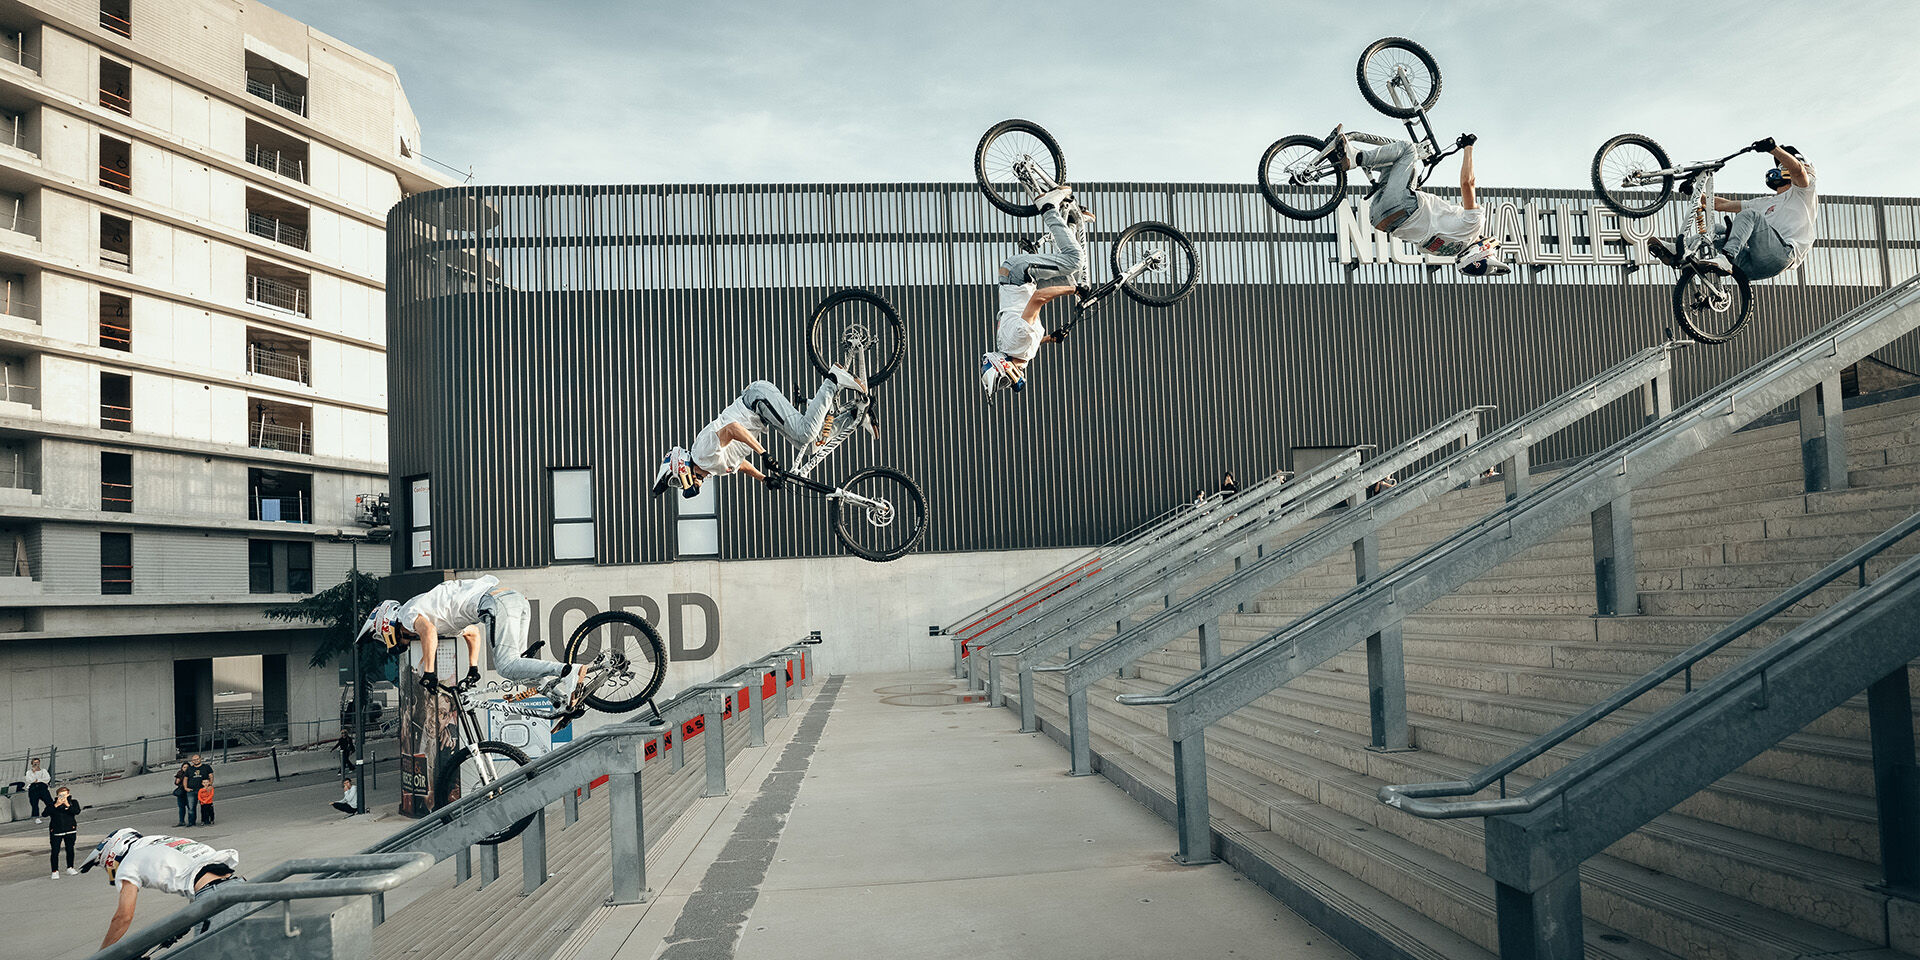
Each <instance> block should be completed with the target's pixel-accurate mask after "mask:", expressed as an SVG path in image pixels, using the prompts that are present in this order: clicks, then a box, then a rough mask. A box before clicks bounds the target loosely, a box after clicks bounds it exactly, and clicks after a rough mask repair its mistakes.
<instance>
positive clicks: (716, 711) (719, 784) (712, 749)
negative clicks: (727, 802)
mask: <svg viewBox="0 0 1920 960" xmlns="http://www.w3.org/2000/svg"><path fill="white" fill-rule="evenodd" d="M721 697H722V694H721V693H720V691H718V690H714V691H711V692H709V693H708V694H707V712H706V713H705V714H703V715H702V718H701V727H702V728H701V731H700V736H701V738H702V739H704V740H705V741H706V748H707V752H706V767H707V771H706V772H707V790H706V792H705V793H702V794H701V796H703V797H724V796H726V795H727V729H726V726H725V724H726V721H725V720H724V719H722V718H721V716H720V714H721V709H722V708H721V706H720V701H721Z"/></svg>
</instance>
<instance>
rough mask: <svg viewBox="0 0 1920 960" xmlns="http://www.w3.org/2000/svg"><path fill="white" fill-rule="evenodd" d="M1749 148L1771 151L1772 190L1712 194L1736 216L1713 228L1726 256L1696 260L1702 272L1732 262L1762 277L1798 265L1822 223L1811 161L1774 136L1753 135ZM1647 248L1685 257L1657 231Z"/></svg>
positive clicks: (1674, 259)
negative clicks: (1744, 196) (1741, 196)
mask: <svg viewBox="0 0 1920 960" xmlns="http://www.w3.org/2000/svg"><path fill="white" fill-rule="evenodd" d="M1753 149H1754V150H1755V151H1757V152H1760V153H1768V154H1772V155H1773V162H1774V167H1773V169H1771V170H1768V171H1767V189H1769V190H1772V191H1773V192H1772V193H1770V194H1766V195H1764V196H1759V197H1755V198H1753V199H1751V200H1728V199H1726V198H1725V197H1720V196H1715V197H1714V198H1713V209H1714V210H1715V211H1716V212H1719V213H1731V214H1733V215H1734V216H1732V217H1731V218H1729V219H1728V220H1727V221H1726V222H1725V223H1721V224H1716V225H1715V226H1714V228H1713V245H1714V246H1716V247H1718V248H1719V249H1720V253H1721V254H1722V255H1723V256H1724V257H1725V258H1726V262H1725V263H1722V262H1720V259H1719V258H1715V259H1712V260H1700V261H1696V263H1695V265H1696V266H1698V267H1699V268H1700V270H1701V272H1702V273H1708V274H1714V275H1725V274H1726V273H1727V267H1728V266H1729V265H1731V266H1732V267H1734V268H1735V269H1737V270H1739V271H1740V274H1741V276H1744V277H1746V278H1747V279H1748V280H1765V279H1767V278H1768V277H1775V276H1779V275H1780V274H1782V273H1785V272H1786V271H1788V270H1792V269H1793V268H1795V267H1797V266H1799V265H1800V262H1801V261H1803V260H1805V259H1806V258H1807V252H1808V251H1810V250H1812V249H1813V242H1814V240H1815V239H1816V237H1817V234H1818V227H1819V225H1820V195H1819V193H1818V192H1817V191H1816V190H1815V189H1814V186H1813V164H1811V163H1808V162H1807V158H1806V157H1803V156H1801V155H1800V151H1799V150H1796V149H1794V148H1793V147H1789V146H1782V145H1780V144H1778V143H1775V142H1774V139H1773V138H1772V137H1768V138H1766V139H1764V140H1756V141H1754V144H1753ZM1647 252H1649V253H1651V254H1653V258H1654V259H1656V260H1658V261H1660V262H1661V263H1664V264H1666V265H1667V266H1669V267H1679V266H1683V265H1684V263H1683V261H1684V260H1685V258H1684V257H1682V256H1681V255H1680V254H1679V253H1678V252H1677V251H1675V250H1674V248H1673V247H1672V246H1670V245H1668V244H1667V242H1666V241H1664V240H1661V239H1660V238H1659V237H1655V238H1653V239H1652V240H1649V241H1647Z"/></svg>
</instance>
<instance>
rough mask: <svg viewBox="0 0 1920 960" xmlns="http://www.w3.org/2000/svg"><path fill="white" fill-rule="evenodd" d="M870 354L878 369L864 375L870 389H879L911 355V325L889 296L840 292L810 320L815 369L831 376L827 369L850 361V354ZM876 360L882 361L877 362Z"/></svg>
mask: <svg viewBox="0 0 1920 960" xmlns="http://www.w3.org/2000/svg"><path fill="white" fill-rule="evenodd" d="M849 350H855V351H862V350H864V351H865V352H866V356H867V358H868V361H869V362H873V363H877V366H875V367H873V368H872V369H869V370H867V371H865V372H864V374H862V372H861V371H858V370H856V371H854V373H855V374H856V375H864V376H865V377H866V378H867V386H869V387H873V386H878V385H879V384H880V383H881V382H882V381H884V380H886V379H887V378H888V377H890V376H893V371H894V369H895V368H897V367H899V366H900V361H901V360H902V359H904V358H905V357H906V355H907V325H906V324H905V323H903V322H902V321H901V320H900V314H899V312H898V311H896V310H894V309H893V305H892V304H890V303H888V302H887V300H886V298H885V297H882V296H881V295H879V294H877V293H874V292H873V291H871V290H861V289H859V288H852V289H847V290H840V291H836V292H835V293H833V294H832V295H831V296H829V297H827V298H826V299H825V300H822V301H820V305H819V306H817V307H814V308H813V316H811V317H809V318H807V355H808V356H809V357H811V358H812V359H813V368H814V369H815V370H818V371H820V375H821V376H823V377H824V376H826V375H827V368H828V367H831V366H833V365H834V364H836V363H840V362H842V361H843V360H845V359H846V354H847V351H849ZM875 358H878V359H877V360H876V359H875Z"/></svg>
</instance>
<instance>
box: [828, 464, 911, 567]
mask: <svg viewBox="0 0 1920 960" xmlns="http://www.w3.org/2000/svg"><path fill="white" fill-rule="evenodd" d="M840 489H841V490H844V491H846V492H847V493H851V494H856V495H858V496H860V497H863V498H865V499H867V500H871V501H875V502H874V504H873V505H868V504H864V503H850V502H848V501H846V500H843V499H840V498H837V497H836V498H835V499H834V500H833V501H832V512H833V535H834V536H835V537H838V538H839V539H840V542H841V543H843V544H846V547H847V549H848V550H851V551H853V552H854V553H855V554H856V555H858V556H861V557H865V558H866V559H868V560H872V561H875V562H878V563H884V562H886V561H888V560H898V559H899V558H901V557H903V556H906V554H907V552H908V551H909V550H912V549H913V548H914V546H915V545H916V544H918V543H919V542H920V538H921V537H923V536H925V535H926V532H927V498H926V495H925V494H923V493H921V492H920V485H919V484H917V483H914V482H913V478H912V477H909V476H907V475H906V474H904V473H901V472H900V471H898V470H891V469H888V468H886V467H870V468H868V469H866V470H862V471H860V472H859V473H856V474H854V475H853V477H852V478H851V479H849V480H848V481H847V482H846V483H843V484H841V485H840Z"/></svg>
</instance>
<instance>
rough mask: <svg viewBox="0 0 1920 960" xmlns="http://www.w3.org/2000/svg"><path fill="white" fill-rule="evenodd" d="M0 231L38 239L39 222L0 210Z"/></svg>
mask: <svg viewBox="0 0 1920 960" xmlns="http://www.w3.org/2000/svg"><path fill="white" fill-rule="evenodd" d="M0 230H10V231H12V232H14V233H24V234H26V235H27V236H29V237H33V238H35V239H39V237H40V221H38V220H35V219H33V218H32V217H25V216H21V215H20V214H18V213H15V212H13V211H10V210H6V209H4V208H0ZM7 312H8V313H12V312H13V311H11V310H9V311H7Z"/></svg>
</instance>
